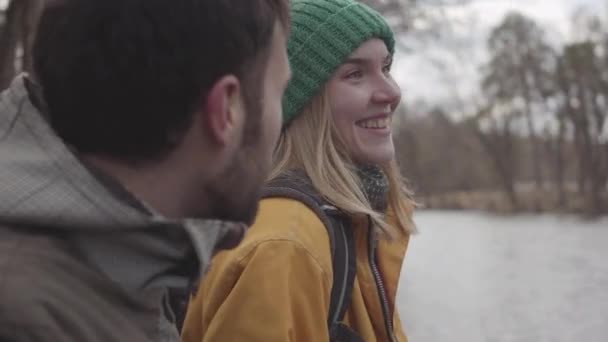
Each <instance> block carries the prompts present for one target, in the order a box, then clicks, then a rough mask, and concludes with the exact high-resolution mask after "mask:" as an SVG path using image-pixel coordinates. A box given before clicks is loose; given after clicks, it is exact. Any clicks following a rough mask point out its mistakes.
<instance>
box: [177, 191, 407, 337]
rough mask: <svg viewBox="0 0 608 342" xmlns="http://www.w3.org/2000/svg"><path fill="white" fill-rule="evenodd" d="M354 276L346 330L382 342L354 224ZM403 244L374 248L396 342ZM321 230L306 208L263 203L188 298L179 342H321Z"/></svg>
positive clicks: (324, 265)
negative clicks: (235, 244)
mask: <svg viewBox="0 0 608 342" xmlns="http://www.w3.org/2000/svg"><path fill="white" fill-rule="evenodd" d="M353 228H354V229H355V244H356V254H357V275H356V277H355V281H354V288H353V291H352V300H351V304H350V307H349V309H348V311H347V312H346V316H345V323H346V324H347V325H348V326H350V327H351V328H352V329H353V330H355V331H356V332H357V333H358V334H359V335H360V336H361V337H362V338H363V340H365V341H366V342H374V341H382V342H385V341H389V338H388V336H387V333H386V328H385V322H384V318H383V313H382V306H381V302H380V299H379V295H378V291H377V287H376V282H375V280H374V276H373V274H372V271H371V267H370V263H369V258H368V235H367V233H368V227H367V223H365V224H363V222H358V223H355V224H354V227H353ZM408 240H409V239H408V238H402V239H401V240H399V241H393V242H387V241H381V242H380V243H379V245H378V249H377V253H378V266H379V270H380V273H381V276H382V278H383V281H384V285H385V287H386V293H387V298H388V304H389V309H390V312H392V313H393V314H392V317H393V322H394V329H393V330H394V334H395V339H396V340H397V341H399V342H405V341H407V339H406V337H405V334H404V332H403V328H402V327H401V322H400V319H399V315H398V314H397V312H396V311H395V310H394V308H395V296H396V292H397V283H398V281H399V273H400V270H401V264H402V262H403V258H404V254H405V250H406V248H407V244H408ZM329 243H330V242H329V237H328V235H327V230H326V229H325V227H324V226H323V224H322V223H321V220H320V219H319V218H318V217H317V216H316V214H315V213H314V212H313V211H312V210H311V209H309V208H308V207H307V206H306V205H305V204H303V203H300V202H298V201H295V200H292V199H287V198H269V199H265V200H263V201H262V202H261V204H260V211H259V214H258V217H257V219H256V222H255V224H254V225H253V226H252V228H251V229H250V231H249V232H248V233H247V235H246V237H245V239H244V240H243V242H242V243H241V244H240V245H239V246H238V247H237V248H235V249H233V250H229V251H223V252H221V253H219V254H218V255H217V256H216V257H215V258H214V260H213V263H212V266H211V268H210V270H209V272H208V273H207V274H206V275H205V278H204V280H203V282H202V283H201V285H200V287H199V289H198V293H197V294H196V295H195V296H194V298H193V299H192V301H191V303H190V306H189V308H188V314H187V316H186V320H185V323H184V328H183V334H182V340H183V341H184V342H201V341H205V342H231V341H259V342H275V341H276V342H279V341H280V342H285V341H297V342H304V341H306V342H310V341H314V342H317V341H328V340H329V332H328V327H327V315H328V310H329V302H330V293H331V287H332V279H333V274H332V258H331V252H330V248H329Z"/></svg>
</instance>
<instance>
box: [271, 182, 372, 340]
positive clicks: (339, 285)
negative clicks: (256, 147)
mask: <svg viewBox="0 0 608 342" xmlns="http://www.w3.org/2000/svg"><path fill="white" fill-rule="evenodd" d="M262 197H263V198H269V197H287V198H291V199H295V200H297V201H299V202H302V203H304V204H305V205H306V206H308V207H309V208H310V209H311V210H313V211H314V212H315V214H317V216H318V217H319V219H320V220H321V222H323V225H324V226H325V228H326V229H327V233H328V236H329V242H330V249H331V255H332V269H333V283H332V288H331V298H330V304H329V312H328V318H327V326H328V329H329V336H330V341H332V342H363V339H361V337H359V336H358V335H357V333H355V332H354V331H353V330H352V329H350V328H349V327H348V326H346V325H345V324H344V323H342V321H343V320H344V315H345V313H346V311H347V309H348V307H349V306H350V302H351V296H352V289H353V284H354V280H355V274H356V271H357V264H356V261H357V260H356V253H355V239H354V236H353V231H352V229H351V221H350V218H349V217H348V216H347V215H345V214H344V213H343V212H342V211H340V210H339V209H338V208H336V207H335V206H333V205H331V204H330V203H329V202H327V200H325V199H324V198H323V197H322V196H321V195H320V194H319V193H318V192H317V191H316V189H315V188H314V187H313V185H312V184H311V182H310V180H309V179H308V178H307V177H306V176H305V175H304V174H303V173H298V172H289V173H286V174H283V175H280V176H279V177H277V178H275V179H274V180H272V181H271V182H270V183H269V184H268V185H267V186H266V188H265V189H264V193H263V195H262Z"/></svg>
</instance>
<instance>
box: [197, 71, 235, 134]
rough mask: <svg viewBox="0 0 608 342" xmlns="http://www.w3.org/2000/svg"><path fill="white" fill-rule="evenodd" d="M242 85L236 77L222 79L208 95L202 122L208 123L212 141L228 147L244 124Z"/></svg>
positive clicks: (229, 76)
mask: <svg viewBox="0 0 608 342" xmlns="http://www.w3.org/2000/svg"><path fill="white" fill-rule="evenodd" d="M242 107H243V106H242V103H241V83H240V81H239V80H238V78H236V77H235V76H234V75H227V76H224V77H222V78H220V79H219V80H218V81H217V82H215V83H214V84H213V86H212V87H211V89H209V92H208V94H207V99H206V101H205V104H204V107H203V110H202V113H200V114H201V115H203V117H202V120H201V122H203V123H206V126H207V132H208V133H209V135H210V137H209V138H210V139H211V140H212V141H214V142H216V143H218V144H221V145H227V144H229V142H230V140H231V139H232V138H233V137H234V135H235V134H237V131H238V130H239V129H240V125H242V123H243V119H244V118H243V108H242Z"/></svg>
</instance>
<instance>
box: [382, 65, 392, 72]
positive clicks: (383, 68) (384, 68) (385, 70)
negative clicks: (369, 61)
mask: <svg viewBox="0 0 608 342" xmlns="http://www.w3.org/2000/svg"><path fill="white" fill-rule="evenodd" d="M391 67H392V64H387V65H385V66H383V67H382V72H384V73H385V74H388V73H390V72H391Z"/></svg>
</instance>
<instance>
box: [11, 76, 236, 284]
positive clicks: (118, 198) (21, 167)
mask: <svg viewBox="0 0 608 342" xmlns="http://www.w3.org/2000/svg"><path fill="white" fill-rule="evenodd" d="M26 82H28V81H27V77H26V76H25V75H22V76H19V77H17V78H16V79H15V80H14V81H13V83H12V84H11V86H10V88H8V89H7V90H5V91H4V92H3V93H2V94H0V225H11V226H14V227H20V226H27V227H28V228H29V229H46V230H49V229H54V230H62V231H63V232H66V233H68V234H71V236H74V237H76V238H77V239H81V240H82V241H81V242H82V243H80V244H79V245H81V246H86V253H87V255H88V257H89V258H91V259H92V260H93V261H95V262H96V263H97V264H100V267H102V268H106V269H108V272H109V273H116V271H117V270H119V269H121V270H122V271H120V272H119V273H121V274H122V275H120V276H119V278H121V279H130V280H125V281H126V282H127V283H130V284H129V285H134V286H138V287H140V286H142V284H144V283H148V282H149V281H150V279H143V278H142V279H137V280H136V279H133V275H130V273H133V272H132V271H133V267H140V266H141V265H145V264H148V265H151V267H152V268H154V267H156V266H157V265H158V264H159V263H158V262H157V261H159V260H163V262H164V263H166V268H167V269H169V268H171V267H174V264H175V263H176V262H178V261H179V260H181V259H184V258H185V257H186V256H187V255H188V253H187V250H188V247H189V248H190V250H192V247H194V250H195V252H196V254H197V255H198V259H199V262H200V267H202V268H203V270H204V269H205V268H206V267H207V265H208V264H209V262H210V260H211V256H212V254H213V252H214V250H215V249H216V247H217V246H218V244H219V243H220V242H221V241H222V240H223V239H224V238H226V237H227V236H229V235H230V236H233V235H234V233H235V232H241V233H242V232H243V231H244V228H243V226H242V225H241V224H236V223H230V222H221V221H213V220H195V219H193V220H183V221H171V220H167V219H165V218H163V217H161V216H158V215H152V214H151V213H150V212H146V211H145V210H142V207H138V206H137V205H134V200H133V198H129V196H128V194H127V192H126V191H124V190H123V191H122V192H121V191H117V189H113V188H112V187H111V186H108V184H106V182H104V181H103V179H102V178H101V177H99V176H96V175H95V174H94V172H92V170H90V169H89V168H87V167H86V166H85V165H83V163H82V162H81V161H80V160H79V159H78V157H77V156H76V155H75V154H74V153H73V152H72V151H71V150H70V148H69V147H68V146H66V144H64V143H63V141H62V140H61V139H60V138H59V137H58V136H57V135H56V134H55V133H54V131H53V130H52V128H51V127H50V125H49V124H48V122H47V120H46V119H45V117H44V116H43V115H42V114H41V113H40V111H39V110H38V109H37V108H36V106H34V104H33V103H32V101H31V97H30V95H29V92H28V89H27V87H26ZM115 233H124V234H115ZM83 248H84V247H83ZM108 254H109V255H114V257H113V258H112V260H108V259H107V255H108ZM125 260H134V261H133V262H132V263H133V265H128V263H129V262H128V261H125ZM142 261H143V262H142ZM125 264H127V265H125ZM104 265H106V266H104ZM144 268H145V267H144ZM149 273H150V274H149V275H148V276H147V277H144V278H150V277H153V274H156V273H158V272H155V271H152V270H151V271H150V272H149ZM136 284H137V285H136Z"/></svg>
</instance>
